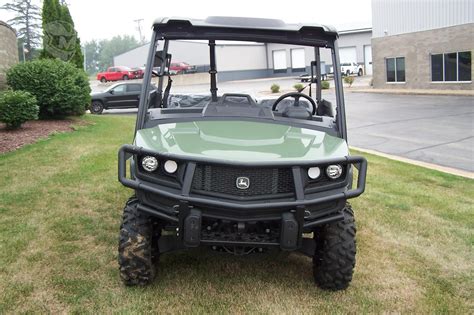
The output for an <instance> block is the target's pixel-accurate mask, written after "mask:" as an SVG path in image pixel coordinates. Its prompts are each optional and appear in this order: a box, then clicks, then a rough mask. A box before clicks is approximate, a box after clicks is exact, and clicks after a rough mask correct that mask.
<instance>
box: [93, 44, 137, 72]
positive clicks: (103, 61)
mask: <svg viewBox="0 0 474 315" xmlns="http://www.w3.org/2000/svg"><path fill="white" fill-rule="evenodd" d="M138 46H139V43H138V41H137V39H136V38H135V37H133V36H128V35H125V36H120V35H119V36H114V37H112V38H111V39H104V40H101V41H96V40H92V41H89V42H86V43H85V45H84V50H85V54H86V71H87V72H88V73H89V74H94V73H97V72H99V71H101V70H105V69H107V68H108V67H110V66H112V65H113V62H114V60H113V59H114V57H115V56H117V55H120V54H122V53H124V52H126V51H129V50H131V49H133V48H136V47H138Z"/></svg>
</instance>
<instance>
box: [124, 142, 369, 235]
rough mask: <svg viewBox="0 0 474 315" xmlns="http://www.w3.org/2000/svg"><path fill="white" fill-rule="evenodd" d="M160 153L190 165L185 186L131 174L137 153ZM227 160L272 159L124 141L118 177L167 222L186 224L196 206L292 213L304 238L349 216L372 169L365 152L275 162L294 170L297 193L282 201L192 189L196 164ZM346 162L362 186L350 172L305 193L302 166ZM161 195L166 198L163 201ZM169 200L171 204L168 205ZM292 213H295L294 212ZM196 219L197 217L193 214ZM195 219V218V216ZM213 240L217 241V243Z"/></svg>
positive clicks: (229, 213)
mask: <svg viewBox="0 0 474 315" xmlns="http://www.w3.org/2000/svg"><path fill="white" fill-rule="evenodd" d="M143 155H154V156H157V157H159V158H163V159H172V160H175V161H178V162H181V163H185V164H186V170H185V174H184V180H183V183H182V186H181V187H180V189H176V188H173V189H171V188H170V187H166V186H164V185H160V184H157V183H153V182H150V181H145V180H143V179H139V178H137V177H135V176H132V177H127V171H126V170H127V161H128V160H129V159H130V158H131V157H132V156H134V157H135V158H134V159H135V160H136V158H137V157H138V156H143ZM198 163H206V164H221V165H227V166H228V165H233V166H238V167H245V166H248V167H258V166H262V167H263V166H268V163H237V162H236V163H233V162H227V161H226V162H218V161H217V162H216V161H209V160H206V159H202V158H188V157H186V158H184V157H181V156H175V155H170V154H163V153H160V152H155V151H150V150H147V149H144V148H141V147H137V146H132V145H124V146H122V147H121V148H120V150H119V156H118V179H119V181H120V182H121V183H122V184H123V185H124V186H126V187H129V188H132V189H135V190H136V191H137V195H138V196H139V199H141V205H140V206H139V209H140V210H141V211H144V212H147V213H149V214H151V215H154V216H156V217H158V218H160V219H162V220H164V221H166V222H169V223H173V224H176V225H178V226H179V227H180V229H185V225H186V223H185V222H186V219H187V218H188V217H189V216H190V215H191V212H192V211H193V210H197V211H198V214H196V212H195V213H194V217H195V218H196V217H199V218H213V219H224V220H232V221H235V222H249V221H275V220H280V221H281V222H290V223H289V224H290V225H291V224H293V223H292V219H291V218H290V219H288V218H289V214H291V216H293V217H294V220H295V222H296V225H297V230H298V242H297V243H299V244H300V243H301V234H302V233H303V232H304V231H308V230H311V229H312V228H314V227H315V226H318V225H321V224H324V223H328V222H332V221H337V220H342V219H343V218H344V216H343V214H342V212H341V211H340V210H342V208H343V207H344V204H345V200H347V199H350V198H354V197H357V196H359V195H361V194H362V193H363V192H364V190H365V179H366V174H367V161H366V159H365V158H363V157H360V156H346V157H343V158H335V159H325V160H316V161H311V162H303V163H300V164H299V165H297V166H295V165H294V163H291V162H277V163H275V162H273V163H271V164H272V166H278V167H285V166H286V167H288V168H291V170H292V175H293V180H294V189H295V193H294V197H292V198H283V199H277V200H250V201H249V200H246V199H245V198H242V199H240V200H225V199H219V198H215V197H209V196H202V195H196V194H193V192H192V190H191V185H192V180H193V176H194V172H195V169H196V164H198ZM328 164H341V165H346V166H347V168H346V169H349V166H351V165H354V166H355V167H356V168H357V169H358V178H357V186H356V188H354V189H352V188H348V187H351V186H352V185H351V184H350V183H349V181H350V180H352V176H347V178H348V179H347V181H348V182H347V183H344V185H343V187H338V188H335V189H331V190H325V191H320V192H316V193H305V188H304V183H303V179H302V172H301V168H303V167H308V166H315V165H328ZM161 200H163V201H165V202H161ZM166 204H167V206H166ZM291 216H290V217H291ZM189 220H191V219H189ZM191 221H193V220H191ZM211 243H212V242H211Z"/></svg>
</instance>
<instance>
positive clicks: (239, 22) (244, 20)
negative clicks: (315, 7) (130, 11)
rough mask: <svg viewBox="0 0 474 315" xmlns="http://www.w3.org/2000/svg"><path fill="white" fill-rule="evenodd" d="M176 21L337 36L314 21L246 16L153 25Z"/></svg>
mask: <svg viewBox="0 0 474 315" xmlns="http://www.w3.org/2000/svg"><path fill="white" fill-rule="evenodd" d="M176 22H181V23H186V24H189V25H192V26H197V27H209V28H237V29H258V30H277V31H278V30H280V31H290V32H299V31H300V30H301V29H302V28H321V29H322V30H323V31H324V32H325V33H326V34H327V35H333V36H337V31H336V29H335V28H334V27H332V26H328V25H322V24H316V23H305V24H287V23H285V22H284V21H282V20H277V19H263V18H248V17H228V16H210V17H208V18H206V19H204V20H199V19H189V18H182V17H165V18H158V19H156V20H155V21H154V23H153V26H159V25H170V24H173V23H176Z"/></svg>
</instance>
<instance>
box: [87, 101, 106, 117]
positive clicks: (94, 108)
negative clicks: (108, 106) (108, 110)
mask: <svg viewBox="0 0 474 315" xmlns="http://www.w3.org/2000/svg"><path fill="white" fill-rule="evenodd" d="M89 110H90V111H91V114H95V115H100V114H102V112H103V111H104V104H102V102H100V101H93V102H92V104H91V107H90V109H89Z"/></svg>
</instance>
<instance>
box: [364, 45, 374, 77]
mask: <svg viewBox="0 0 474 315" xmlns="http://www.w3.org/2000/svg"><path fill="white" fill-rule="evenodd" d="M364 67H365V74H367V75H372V46H370V45H366V46H364Z"/></svg>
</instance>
